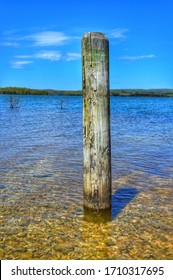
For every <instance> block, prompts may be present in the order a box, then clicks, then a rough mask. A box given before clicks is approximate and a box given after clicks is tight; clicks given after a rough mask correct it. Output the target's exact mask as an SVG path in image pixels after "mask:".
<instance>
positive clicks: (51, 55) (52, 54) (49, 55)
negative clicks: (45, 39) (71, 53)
mask: <svg viewBox="0 0 173 280" xmlns="http://www.w3.org/2000/svg"><path fill="white" fill-rule="evenodd" d="M34 57H35V58H40V59H47V60H51V61H58V60H60V59H61V54H60V53H59V52H58V51H41V52H38V53H36V54H35V55H34Z"/></svg>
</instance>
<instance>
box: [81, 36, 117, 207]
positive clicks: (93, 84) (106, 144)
mask: <svg viewBox="0 0 173 280" xmlns="http://www.w3.org/2000/svg"><path fill="white" fill-rule="evenodd" d="M82 75H83V77H82V79H83V81H82V90H83V138H84V139H83V140H84V208H86V209H93V210H96V211H97V212H98V211H101V210H104V209H105V210H106V209H111V146H110V90H109V42H108V39H107V38H106V36H105V35H104V34H102V33H100V32H88V33H85V34H84V36H83V39H82Z"/></svg>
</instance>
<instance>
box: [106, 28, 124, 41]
mask: <svg viewBox="0 0 173 280" xmlns="http://www.w3.org/2000/svg"><path fill="white" fill-rule="evenodd" d="M128 31H129V29H127V28H116V29H113V30H112V31H111V32H110V33H109V37H110V38H115V39H124V38H126V37H127V36H126V34H125V33H127V32H128Z"/></svg>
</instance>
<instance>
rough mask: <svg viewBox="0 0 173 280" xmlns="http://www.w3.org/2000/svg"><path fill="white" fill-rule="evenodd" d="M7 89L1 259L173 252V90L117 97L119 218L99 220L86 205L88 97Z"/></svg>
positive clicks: (2, 114) (2, 119) (0, 137)
mask: <svg viewBox="0 0 173 280" xmlns="http://www.w3.org/2000/svg"><path fill="white" fill-rule="evenodd" d="M6 98H7V96H0V194H1V196H0V206H1V207H0V223H1V235H0V257H1V259H172V258H173V246H172V244H173V242H172V241H173V240H172V230H173V221H172V197H173V192H172V187H173V149H172V147H173V99H171V98H132V97H131V98H126V97H123V98H121V97H115V98H111V133H112V135H111V137H112V186H113V193H112V218H111V219H110V220H109V221H108V222H106V223H103V222H100V223H99V224H98V223H93V222H90V221H88V219H86V218H85V213H84V211H83V201H82V199H83V179H82V169H83V166H82V164H83V158H82V98H81V97H57V96H56V97H53V96H21V97H20V98H21V102H20V108H15V109H10V108H8V105H7V102H6ZM62 99H63V100H64V101H63V104H64V105H63V109H61V105H60V104H62V101H61V100H62Z"/></svg>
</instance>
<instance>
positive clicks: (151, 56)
mask: <svg viewBox="0 0 173 280" xmlns="http://www.w3.org/2000/svg"><path fill="white" fill-rule="evenodd" d="M155 57H156V56H155V55H154V54H148V55H136V56H128V55H124V56H120V57H119V59H121V60H128V61H135V60H141V59H146V58H155Z"/></svg>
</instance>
